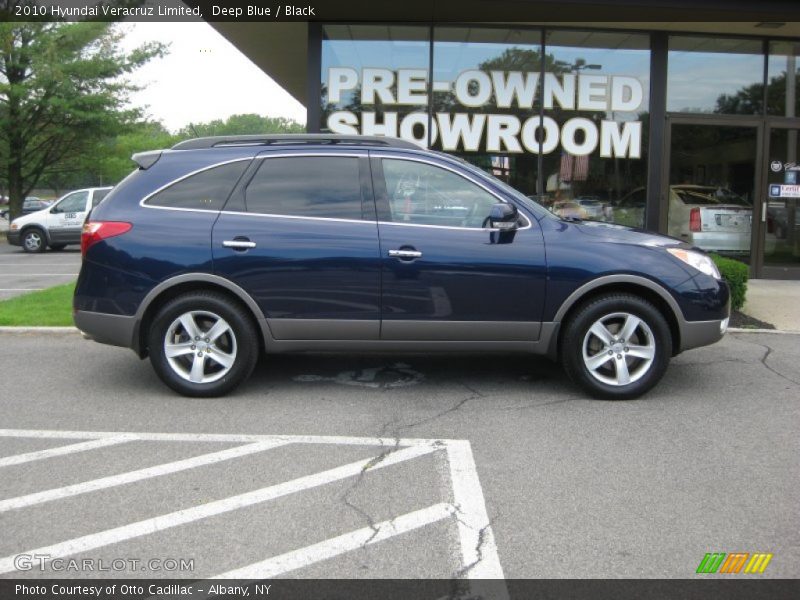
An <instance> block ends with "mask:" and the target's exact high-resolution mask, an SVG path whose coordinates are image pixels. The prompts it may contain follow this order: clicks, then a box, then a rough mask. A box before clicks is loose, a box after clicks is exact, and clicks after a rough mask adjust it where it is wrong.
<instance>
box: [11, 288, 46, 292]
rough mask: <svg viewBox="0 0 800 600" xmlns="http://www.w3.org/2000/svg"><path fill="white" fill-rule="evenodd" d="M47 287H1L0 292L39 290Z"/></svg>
mask: <svg viewBox="0 0 800 600" xmlns="http://www.w3.org/2000/svg"><path fill="white" fill-rule="evenodd" d="M43 289H45V288H0V292H38V291H39V290H43Z"/></svg>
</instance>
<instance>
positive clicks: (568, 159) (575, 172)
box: [559, 152, 589, 182]
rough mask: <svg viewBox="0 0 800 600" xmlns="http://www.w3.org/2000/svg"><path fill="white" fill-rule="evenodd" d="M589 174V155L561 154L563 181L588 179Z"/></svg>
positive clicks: (560, 173)
mask: <svg viewBox="0 0 800 600" xmlns="http://www.w3.org/2000/svg"><path fill="white" fill-rule="evenodd" d="M588 176H589V155H588V154H587V155H584V156H574V155H572V154H569V153H566V152H565V153H563V154H562V155H561V169H560V172H559V177H560V179H561V181H566V182H570V181H586V178H587V177H588Z"/></svg>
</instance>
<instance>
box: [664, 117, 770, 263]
mask: <svg viewBox="0 0 800 600" xmlns="http://www.w3.org/2000/svg"><path fill="white" fill-rule="evenodd" d="M671 141H672V144H671V145H672V148H671V156H670V180H669V183H670V185H669V195H668V203H669V204H668V214H669V218H668V222H667V233H668V234H669V235H671V236H673V237H676V238H680V239H682V240H684V241H686V242H689V243H690V244H692V245H694V246H698V247H700V248H702V249H704V250H708V251H709V252H717V253H720V254H726V255H730V256H731V257H733V258H737V259H740V260H743V261H745V262H748V261H749V258H750V240H751V235H752V234H751V232H752V224H753V200H754V197H755V174H756V149H757V143H756V142H757V131H756V129H755V127H729V126H718V125H678V124H676V125H673V126H672V137H671Z"/></svg>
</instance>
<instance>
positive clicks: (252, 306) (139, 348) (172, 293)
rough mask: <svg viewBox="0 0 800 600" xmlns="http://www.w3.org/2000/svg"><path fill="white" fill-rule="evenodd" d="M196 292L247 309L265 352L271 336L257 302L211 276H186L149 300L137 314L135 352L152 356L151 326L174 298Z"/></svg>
mask: <svg viewBox="0 0 800 600" xmlns="http://www.w3.org/2000/svg"><path fill="white" fill-rule="evenodd" d="M195 291H217V292H220V293H222V294H223V295H225V296H228V297H229V298H230V299H231V300H232V301H234V302H236V303H238V304H239V305H240V306H242V308H244V309H245V310H246V311H247V312H248V313H249V314H250V316H251V317H252V318H253V320H254V321H255V323H256V325H257V326H258V327H259V329H260V332H261V335H259V336H258V337H259V345H260V351H262V352H263V351H264V349H265V337H266V334H267V333H268V328H267V322H266V319H265V317H264V313H263V312H262V311H261V308H259V306H258V304H256V301H255V300H253V298H252V296H250V294H248V293H247V292H246V291H245V290H244V289H242V288H241V287H239V286H238V285H236V284H235V283H233V282H232V281H230V280H229V279H225V278H224V277H220V276H219V275H212V274H210V273H186V274H183V275H178V276H176V277H172V278H170V279H167V280H166V281H162V282H161V283H160V284H158V285H157V286H156V287H154V288H153V289H152V290H150V292H148V294H147V295H146V296H145V298H144V300H142V302H141V304H140V305H139V309H138V310H137V311H136V325H135V328H134V332H133V344H134V348H133V349H134V351H135V352H136V354H138V355H139V358H145V357H146V356H147V354H148V349H147V332H148V329H149V325H150V323H151V322H152V320H153V317H154V316H155V315H156V313H157V312H158V310H159V309H160V308H161V307H162V306H164V304H166V303H167V302H169V301H170V300H172V299H173V298H177V297H178V296H180V295H181V294H185V293H187V292H195Z"/></svg>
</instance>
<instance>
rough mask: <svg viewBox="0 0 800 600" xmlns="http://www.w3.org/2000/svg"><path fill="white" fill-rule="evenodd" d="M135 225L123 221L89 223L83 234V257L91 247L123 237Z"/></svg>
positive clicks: (86, 224) (84, 227)
mask: <svg viewBox="0 0 800 600" xmlns="http://www.w3.org/2000/svg"><path fill="white" fill-rule="evenodd" d="M132 227H133V225H132V224H131V223H125V222H123V221H87V222H86V223H84V225H83V232H82V233H81V256H84V255H86V251H87V250H88V249H89V247H90V246H92V245H93V244H95V243H97V242H99V241H100V240H105V239H108V238H110V237H114V236H115V235H122V234H123V233H127V232H129V231H130V230H131V228H132Z"/></svg>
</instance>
